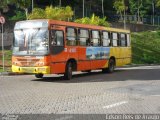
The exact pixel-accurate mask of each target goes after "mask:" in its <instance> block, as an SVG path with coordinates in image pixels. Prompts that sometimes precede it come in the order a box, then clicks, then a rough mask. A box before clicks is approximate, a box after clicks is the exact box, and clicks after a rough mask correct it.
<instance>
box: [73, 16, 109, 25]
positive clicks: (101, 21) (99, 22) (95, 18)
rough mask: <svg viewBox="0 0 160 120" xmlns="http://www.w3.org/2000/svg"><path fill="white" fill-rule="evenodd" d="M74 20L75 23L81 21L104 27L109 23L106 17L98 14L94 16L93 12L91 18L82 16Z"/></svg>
mask: <svg viewBox="0 0 160 120" xmlns="http://www.w3.org/2000/svg"><path fill="white" fill-rule="evenodd" d="M75 22H76V23H82V24H90V25H99V26H105V27H109V26H110V25H109V23H108V22H107V21H106V17H104V18H99V17H98V16H95V15H94V14H93V15H92V17H91V18H89V17H84V18H81V19H76V20H75Z"/></svg>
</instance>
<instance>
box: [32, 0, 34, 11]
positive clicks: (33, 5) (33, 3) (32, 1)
mask: <svg viewBox="0 0 160 120" xmlns="http://www.w3.org/2000/svg"><path fill="white" fill-rule="evenodd" d="M33 8H34V1H33V0H32V12H33Z"/></svg>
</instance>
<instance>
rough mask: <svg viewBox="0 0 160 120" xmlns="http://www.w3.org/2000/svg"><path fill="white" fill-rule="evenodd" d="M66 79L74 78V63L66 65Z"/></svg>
mask: <svg viewBox="0 0 160 120" xmlns="http://www.w3.org/2000/svg"><path fill="white" fill-rule="evenodd" d="M64 79H66V80H70V79H72V63H71V62H68V63H67V65H66V70H65V73H64Z"/></svg>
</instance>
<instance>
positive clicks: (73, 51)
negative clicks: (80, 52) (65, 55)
mask: <svg viewBox="0 0 160 120" xmlns="http://www.w3.org/2000/svg"><path fill="white" fill-rule="evenodd" d="M69 52H70V53H76V52H77V49H76V48H70V49H69Z"/></svg>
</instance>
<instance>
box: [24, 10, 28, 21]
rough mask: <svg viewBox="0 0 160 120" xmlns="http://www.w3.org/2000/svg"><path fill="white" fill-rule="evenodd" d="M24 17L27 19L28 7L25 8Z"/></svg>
mask: <svg viewBox="0 0 160 120" xmlns="http://www.w3.org/2000/svg"><path fill="white" fill-rule="evenodd" d="M24 10H25V14H26V19H27V20H28V8H25V9H24Z"/></svg>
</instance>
